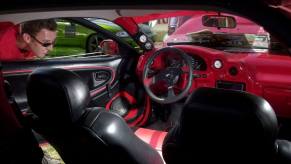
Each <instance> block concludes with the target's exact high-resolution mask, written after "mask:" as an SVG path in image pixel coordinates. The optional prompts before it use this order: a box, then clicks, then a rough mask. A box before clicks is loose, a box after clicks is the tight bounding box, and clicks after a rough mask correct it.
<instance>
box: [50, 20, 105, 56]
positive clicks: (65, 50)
mask: <svg viewBox="0 0 291 164" xmlns="http://www.w3.org/2000/svg"><path fill="white" fill-rule="evenodd" d="M56 22H57V25H58V29H57V37H56V44H55V47H54V49H53V50H52V51H51V52H50V53H49V54H48V55H47V56H46V57H47V58H54V57H65V56H82V55H100V54H102V52H101V49H100V43H101V41H102V40H104V39H105V38H104V36H102V35H101V34H98V33H97V32H96V31H94V30H91V29H89V28H87V27H85V26H83V25H80V24H77V23H74V22H70V21H67V20H62V19H57V20H56Z"/></svg>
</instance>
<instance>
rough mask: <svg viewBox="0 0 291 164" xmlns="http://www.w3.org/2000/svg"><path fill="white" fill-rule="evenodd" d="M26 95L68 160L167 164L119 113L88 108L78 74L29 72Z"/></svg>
mask: <svg viewBox="0 0 291 164" xmlns="http://www.w3.org/2000/svg"><path fill="white" fill-rule="evenodd" d="M27 94H28V95H27V96H28V103H29V105H30V107H31V110H32V111H33V112H35V114H37V115H38V117H39V121H40V122H39V125H40V126H39V128H38V129H39V132H40V133H41V134H42V135H43V136H44V137H45V138H46V139H47V140H48V141H49V142H50V143H51V144H53V145H54V146H55V148H56V149H57V150H58V152H59V153H60V155H61V156H62V158H63V160H64V161H65V162H66V163H142V164H160V163H162V159H161V157H160V155H159V154H158V152H156V151H155V150H154V149H153V148H151V147H150V146H149V145H147V144H146V143H144V142H143V141H141V140H140V139H139V138H137V137H136V136H135V135H134V133H133V131H132V130H131V129H130V128H129V127H128V126H127V124H126V122H125V121H124V120H123V119H122V118H121V117H120V116H118V115H117V114H113V113H110V112H107V111H105V110H102V109H96V108H91V109H86V108H85V107H86V106H87V104H88V101H89V98H90V97H89V91H88V88H87V85H86V84H85V83H84V82H82V80H81V79H80V77H78V75H76V74H74V73H72V72H70V71H67V70H62V69H57V68H55V69H41V70H37V71H35V72H33V73H32V74H31V75H30V76H29V79H28V87H27Z"/></svg>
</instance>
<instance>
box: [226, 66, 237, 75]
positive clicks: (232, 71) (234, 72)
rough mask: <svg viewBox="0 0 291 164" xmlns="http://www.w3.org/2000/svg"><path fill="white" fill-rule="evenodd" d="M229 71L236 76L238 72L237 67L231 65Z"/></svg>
mask: <svg viewBox="0 0 291 164" xmlns="http://www.w3.org/2000/svg"><path fill="white" fill-rule="evenodd" d="M228 71H229V74H230V75H231V76H236V75H237V74H238V70H237V68H236V67H231V68H230V69H229V70H228Z"/></svg>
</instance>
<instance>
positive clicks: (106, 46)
mask: <svg viewBox="0 0 291 164" xmlns="http://www.w3.org/2000/svg"><path fill="white" fill-rule="evenodd" d="M100 47H101V51H102V53H103V54H105V55H116V54H118V44H117V43H116V42H115V41H113V40H111V39H105V40H103V41H102V42H101V43H100Z"/></svg>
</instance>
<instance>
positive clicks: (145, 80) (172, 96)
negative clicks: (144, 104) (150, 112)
mask: <svg viewBox="0 0 291 164" xmlns="http://www.w3.org/2000/svg"><path fill="white" fill-rule="evenodd" d="M166 51H171V52H175V54H178V55H180V56H181V57H182V59H183V60H184V61H185V63H186V65H187V68H188V69H187V72H186V73H188V77H189V80H188V82H187V85H186V87H185V88H184V89H183V90H182V92H181V93H179V94H178V95H175V93H174V90H173V86H170V87H171V88H170V87H168V96H167V97H166V98H161V97H158V96H156V95H155V94H154V93H153V92H152V91H151V89H150V86H151V84H154V83H155V82H154V81H155V79H154V78H152V79H149V78H147V75H148V73H149V70H150V65H151V64H152V63H153V61H154V60H155V59H156V58H157V57H158V56H159V55H160V54H163V53H164V52H166ZM184 73H185V72H184ZM166 76H167V75H166ZM192 79H193V66H192V61H191V59H190V57H189V56H188V55H187V54H186V53H185V52H184V51H182V50H181V49H178V48H175V47H165V48H161V49H159V50H157V51H156V52H154V54H153V55H152V56H150V58H149V59H148V60H147V61H146V63H145V65H144V69H143V85H144V88H145V90H146V92H147V94H148V95H149V96H150V98H151V99H152V100H153V101H155V102H158V103H161V104H169V103H173V102H177V101H179V100H181V99H182V98H184V97H185V96H186V95H187V94H188V92H189V90H190V88H191V86H192ZM169 89H170V90H169Z"/></svg>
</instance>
